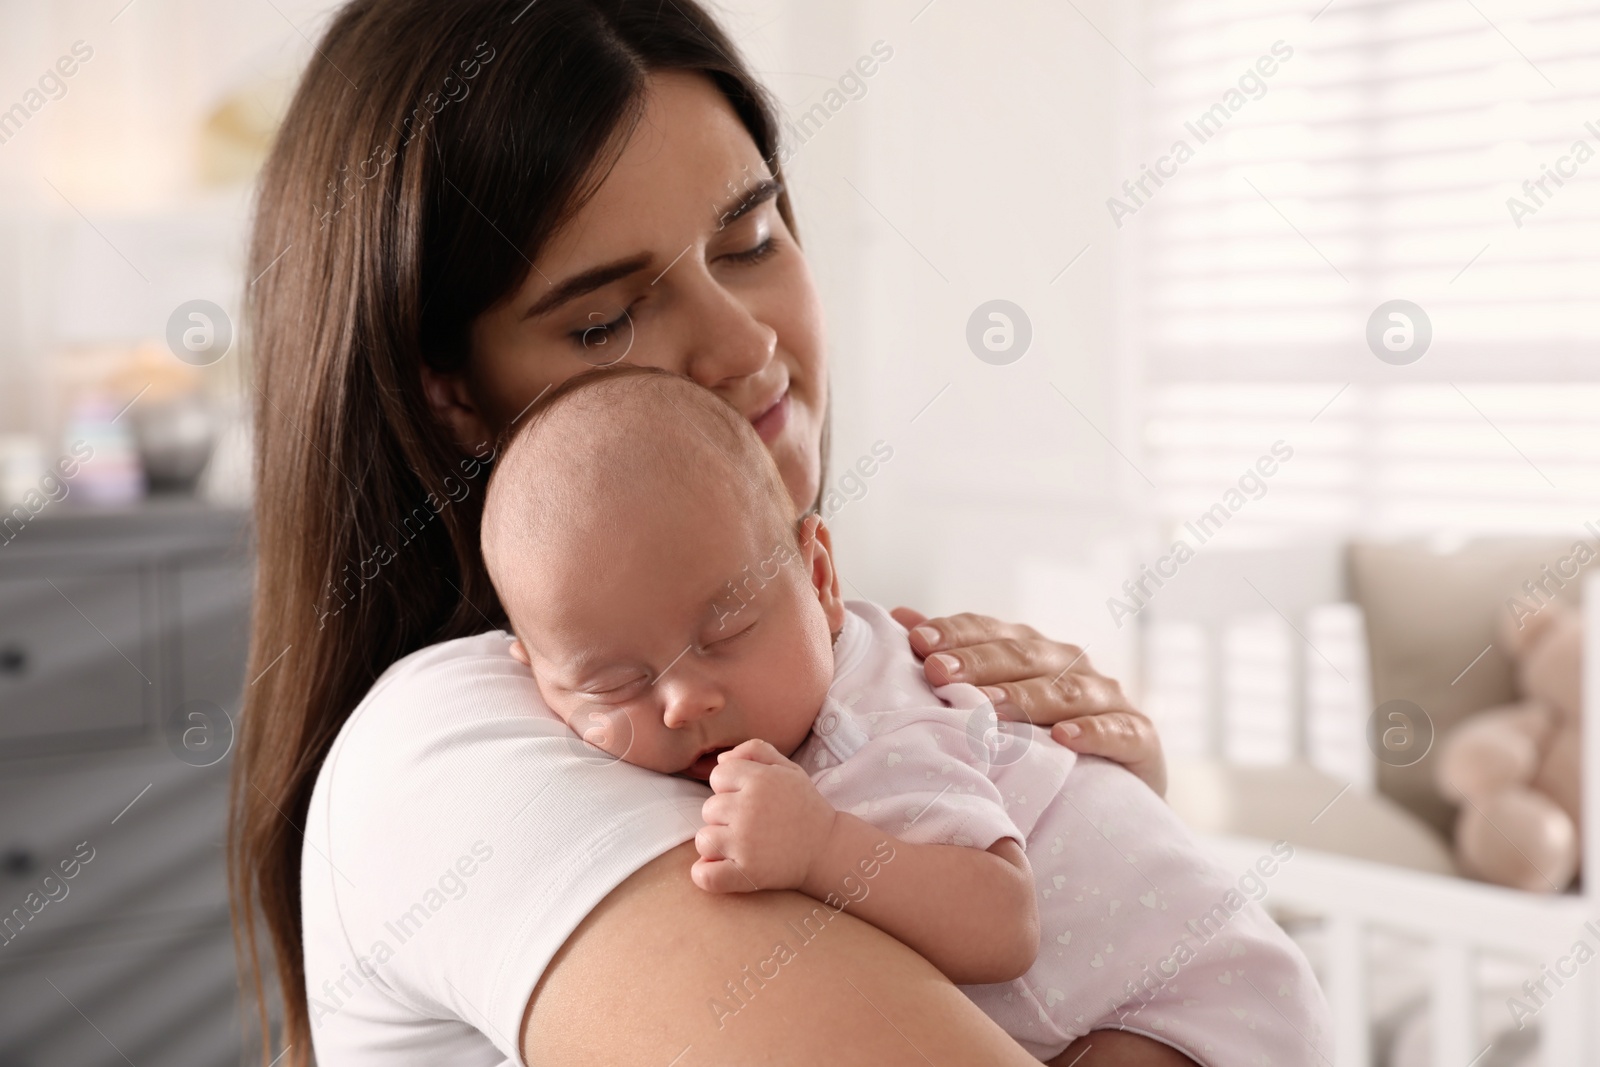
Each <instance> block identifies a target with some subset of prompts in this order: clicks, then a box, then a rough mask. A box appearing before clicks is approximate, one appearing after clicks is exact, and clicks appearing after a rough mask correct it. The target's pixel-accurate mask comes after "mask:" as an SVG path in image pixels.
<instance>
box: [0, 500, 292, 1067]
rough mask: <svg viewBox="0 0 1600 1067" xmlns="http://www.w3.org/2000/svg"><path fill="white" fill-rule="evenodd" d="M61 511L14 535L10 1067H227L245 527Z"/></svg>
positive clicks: (9, 656) (5, 568)
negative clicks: (228, 850)
mask: <svg viewBox="0 0 1600 1067" xmlns="http://www.w3.org/2000/svg"><path fill="white" fill-rule="evenodd" d="M52 507H58V510H57V511H55V512H49V511H47V512H44V513H41V514H40V515H39V516H38V517H36V518H35V519H33V520H32V521H31V522H30V523H28V524H27V526H26V527H25V528H23V529H20V530H6V531H4V532H0V540H3V543H0V1067H44V1065H47V1064H48V1065H60V1064H73V1065H83V1067H89V1065H98V1064H106V1065H126V1064H128V1063H133V1064H136V1065H138V1067H145V1065H146V1064H160V1065H163V1067H188V1065H195V1067H200V1065H207V1067H211V1065H215V1067H222V1065H224V1064H227V1065H234V1064H237V1063H239V1062H240V1050H241V1039H240V1036H239V1035H240V1032H241V1020H240V1013H239V1007H238V998H237V994H236V981H235V969H234V956H233V944H232V936H231V933H230V930H229V920H228V904H227V889H226V879H225V874H224V871H225V867H224V860H223V856H224V853H223V835H224V828H225V822H226V811H227V775H228V765H229V762H230V758H229V754H230V752H231V743H232V725H231V723H232V721H236V719H237V713H238V708H239V700H240V695H241V693H242V692H243V688H244V685H245V679H244V677H243V673H244V660H245V640H246V633H247V628H248V622H249V601H250V546H249V532H248V523H247V520H246V516H245V515H244V513H242V512H238V511H228V510H218V509H214V508H207V507H203V506H201V505H198V504H193V503H170V504H162V505H150V506H145V507H140V508H137V509H132V510H129V511H124V512H114V513H110V512H107V513H90V512H76V513H75V512H72V511H70V510H68V509H66V508H65V507H64V506H56V505H52ZM8 535H9V537H8ZM7 538H8V539H7ZM280 666H281V665H280Z"/></svg>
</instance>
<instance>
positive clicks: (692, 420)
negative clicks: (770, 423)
mask: <svg viewBox="0 0 1600 1067" xmlns="http://www.w3.org/2000/svg"><path fill="white" fill-rule="evenodd" d="M523 420H524V421H523V423H522V425H521V426H520V427H519V428H518V429H517V430H516V432H515V433H514V434H513V435H512V437H511V439H510V440H509V441H508V442H507V443H506V445H505V447H504V448H503V449H502V450H501V454H500V456H499V457H498V458H497V459H496V461H495V467H494V475H493V477H492V478H491V480H490V483H489V489H488V496H487V499H486V500H485V502H484V512H483V532H482V546H483V555H484V562H485V564H486V566H487V567H488V570H489V576H490V578H491V579H492V580H493V582H494V585H495V588H496V590H497V591H498V592H499V594H500V599H501V603H502V604H503V605H504V607H505V609H506V611H507V613H508V614H509V615H510V616H511V618H512V621H513V624H514V625H515V623H516V620H517V615H518V611H519V608H521V609H526V608H527V607H528V606H529V604H530V601H529V599H528V598H529V597H530V596H532V597H534V598H539V597H540V596H541V591H540V590H538V589H537V588H526V587H525V586H526V584H527V582H528V580H530V579H531V581H532V584H533V585H535V586H537V585H538V584H539V579H538V577H536V575H538V574H539V573H540V572H543V571H545V570H546V568H547V567H548V566H550V565H553V564H555V563H556V562H557V561H566V562H567V564H568V566H571V565H572V563H573V561H578V563H577V565H578V566H590V567H596V566H604V565H605V558H606V555H607V553H608V552H610V551H624V550H626V546H629V545H634V546H637V544H638V543H640V541H641V539H642V541H643V542H644V543H649V542H650V541H652V540H653V539H658V538H667V537H669V536H677V537H684V536H692V534H693V530H692V527H693V526H694V525H695V524H706V523H716V524H719V525H724V526H725V525H730V524H733V523H736V522H737V523H740V524H744V525H746V526H747V527H748V528H749V529H750V530H751V531H752V532H753V533H754V534H755V535H756V540H757V542H758V543H764V544H766V545H768V546H771V545H772V544H775V543H779V542H783V543H787V544H791V545H792V544H794V543H795V517H794V514H793V508H794V504H793V502H792V500H791V498H790V496H789V492H788V489H787V488H786V487H785V485H784V483H783V478H782V476H781V475H780V474H779V473H778V468H777V465H776V464H775V463H774V462H773V460H772V457H771V455H770V454H769V453H768V451H767V449H766V446H765V445H763V444H762V443H761V438H760V437H759V436H757V434H756V432H755V428H754V427H752V426H751V425H750V423H749V422H748V421H747V420H746V419H745V418H744V417H743V416H742V415H740V414H739V412H738V411H737V410H736V409H734V408H733V407H732V406H731V405H730V404H728V403H727V402H726V401H724V400H723V399H722V398H721V397H719V396H717V395H716V394H715V393H713V392H711V391H710V390H708V389H704V388H702V387H701V386H699V385H696V384H695V383H693V382H692V381H690V380H688V379H687V378H683V377H680V376H679V375H676V374H671V373H669V372H666V371H661V370H656V369H652V368H645V367H634V366H617V367H610V368H605V369H601V370H594V371H588V372H585V373H584V374H580V375H578V376H576V377H574V378H572V379H569V380H568V381H566V382H564V383H562V384H561V385H560V386H558V387H557V388H556V389H554V390H552V391H551V392H550V393H549V394H548V395H547V396H546V397H544V398H542V399H541V400H540V401H539V402H538V403H536V404H535V405H534V407H533V408H532V409H531V410H530V411H529V412H528V413H527V414H526V415H525V416H524V417H523Z"/></svg>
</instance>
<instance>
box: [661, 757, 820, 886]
mask: <svg viewBox="0 0 1600 1067" xmlns="http://www.w3.org/2000/svg"><path fill="white" fill-rule="evenodd" d="M710 784H711V788H712V789H713V790H714V792H713V794H712V795H711V796H710V797H707V798H706V802H705V805H704V806H703V807H702V808H701V811H700V814H701V817H702V818H704V819H705V823H706V825H705V826H703V827H701V829H700V832H699V833H697V834H695V835H694V844H695V848H696V849H698V850H699V852H700V858H699V859H698V860H696V861H695V863H694V866H693V867H692V868H691V869H690V872H689V874H690V877H691V878H693V879H694V884H695V885H697V886H699V887H700V888H701V889H704V890H706V891H707V892H711V893H748V892H751V891H752V890H756V889H800V888H802V887H803V886H804V884H805V881H806V877H807V874H808V873H809V872H810V869H811V866H812V863H813V861H814V860H815V859H816V858H817V857H818V856H819V855H821V854H822V852H823V851H824V849H826V847H827V845H828V842H829V840H830V838H831V836H832V834H833V828H834V820H835V817H836V815H837V813H836V812H835V811H834V810H833V806H832V805H831V804H829V803H828V802H827V801H826V800H824V799H823V797H822V794H821V793H819V792H817V787H816V786H815V785H813V784H812V782H811V779H810V778H808V777H806V772H805V771H803V770H801V769H800V767H799V766H798V765H796V764H794V763H792V762H791V761H790V760H789V759H787V758H786V757H785V756H784V755H783V754H782V753H781V752H779V751H778V750H777V749H775V748H773V747H772V745H770V744H769V743H767V742H766V741H762V740H759V739H752V740H749V741H746V742H744V743H743V744H741V745H739V746H738V747H736V748H732V749H729V750H728V751H727V752H724V753H722V755H721V756H719V757H718V758H717V766H716V769H714V770H713V771H712V772H711V780H710Z"/></svg>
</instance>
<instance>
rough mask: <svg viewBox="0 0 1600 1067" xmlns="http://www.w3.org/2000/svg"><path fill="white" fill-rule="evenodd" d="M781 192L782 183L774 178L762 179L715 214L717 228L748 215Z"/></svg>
mask: <svg viewBox="0 0 1600 1067" xmlns="http://www.w3.org/2000/svg"><path fill="white" fill-rule="evenodd" d="M781 192H783V183H782V182H780V181H778V180H777V179H776V178H764V179H762V180H761V181H759V182H757V183H756V184H754V185H752V186H750V187H749V188H748V189H746V190H745V191H744V192H743V193H741V194H739V196H737V197H735V198H734V200H733V202H732V203H730V204H729V205H728V206H727V207H725V208H723V209H722V210H721V211H719V212H718V213H717V225H718V227H719V228H720V227H722V226H726V225H728V223H730V222H733V221H735V220H736V219H738V218H740V217H741V216H743V215H747V214H749V213H750V212H751V211H754V210H755V209H756V208H758V207H760V206H761V205H762V204H765V203H766V202H767V201H768V200H771V199H772V198H773V197H775V196H777V195H778V194H779V193H781Z"/></svg>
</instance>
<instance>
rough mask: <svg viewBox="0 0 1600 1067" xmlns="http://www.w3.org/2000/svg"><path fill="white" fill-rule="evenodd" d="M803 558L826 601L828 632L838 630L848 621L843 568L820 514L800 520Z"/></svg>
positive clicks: (824, 603)
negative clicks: (837, 563) (835, 560)
mask: <svg viewBox="0 0 1600 1067" xmlns="http://www.w3.org/2000/svg"><path fill="white" fill-rule="evenodd" d="M800 558H801V560H802V561H803V562H804V563H805V565H806V573H807V574H808V575H810V577H811V587H812V588H813V589H815V590H816V592H817V600H819V601H820V602H821V603H822V613H823V615H825V616H826V617H827V619H828V632H829V633H838V632H839V628H840V627H841V626H843V625H844V598H843V597H842V596H840V595H839V572H838V570H837V569H836V568H835V567H834V565H833V535H831V534H830V533H828V527H827V525H826V524H825V523H824V522H823V521H822V517H821V516H820V515H816V514H812V515H807V516H806V517H805V518H804V519H802V520H800Z"/></svg>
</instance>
